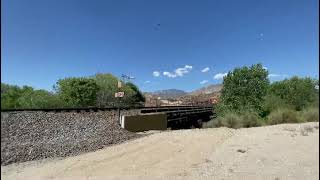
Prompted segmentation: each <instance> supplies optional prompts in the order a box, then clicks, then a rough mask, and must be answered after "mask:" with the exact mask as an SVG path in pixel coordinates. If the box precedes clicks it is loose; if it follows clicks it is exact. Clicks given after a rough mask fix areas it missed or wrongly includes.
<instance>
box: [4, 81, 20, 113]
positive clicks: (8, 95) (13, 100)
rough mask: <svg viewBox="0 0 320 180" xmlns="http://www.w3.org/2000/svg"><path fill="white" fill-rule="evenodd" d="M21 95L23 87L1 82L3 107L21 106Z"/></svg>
mask: <svg viewBox="0 0 320 180" xmlns="http://www.w3.org/2000/svg"><path fill="white" fill-rule="evenodd" d="M20 96H21V89H20V88H19V87H18V86H12V85H8V84H4V83H1V108H2V109H11V108H19V107H20V105H19V104H18V99H19V97H20Z"/></svg>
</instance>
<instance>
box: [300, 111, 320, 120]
mask: <svg viewBox="0 0 320 180" xmlns="http://www.w3.org/2000/svg"><path fill="white" fill-rule="evenodd" d="M300 121H302V122H314V121H317V122H319V109H318V108H307V109H304V110H302V111H301V112H300Z"/></svg>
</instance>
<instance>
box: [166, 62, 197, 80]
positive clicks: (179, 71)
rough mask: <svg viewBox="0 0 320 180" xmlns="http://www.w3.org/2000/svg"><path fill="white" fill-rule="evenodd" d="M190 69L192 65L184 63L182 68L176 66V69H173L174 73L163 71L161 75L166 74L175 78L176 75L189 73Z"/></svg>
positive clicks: (180, 75)
mask: <svg viewBox="0 0 320 180" xmlns="http://www.w3.org/2000/svg"><path fill="white" fill-rule="evenodd" d="M191 69H192V66H190V65H185V66H184V67H183V68H177V69H176V70H174V73H171V72H167V71H165V72H163V75H164V76H168V77H170V78H175V77H177V76H179V77H182V76H183V75H184V74H187V73H189V72H190V70H191Z"/></svg>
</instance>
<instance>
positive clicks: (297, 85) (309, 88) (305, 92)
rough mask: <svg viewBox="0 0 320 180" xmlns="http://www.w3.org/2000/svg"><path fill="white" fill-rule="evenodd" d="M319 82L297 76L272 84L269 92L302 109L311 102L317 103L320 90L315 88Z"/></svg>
mask: <svg viewBox="0 0 320 180" xmlns="http://www.w3.org/2000/svg"><path fill="white" fill-rule="evenodd" d="M317 83H318V82H317V81H316V80H313V79H311V78H299V77H297V76H295V77H292V78H290V79H285V80H283V81H277V82H274V83H272V84H271V85H270V87H269V89H268V94H269V95H273V96H276V97H278V98H279V99H282V100H283V101H284V102H285V103H286V104H289V105H292V106H293V107H294V108H295V109H296V110H302V109H303V108H305V107H307V106H308V105H310V104H315V101H316V100H317V98H319V96H317V94H319V91H318V90H316V89H315V85H316V84H317Z"/></svg>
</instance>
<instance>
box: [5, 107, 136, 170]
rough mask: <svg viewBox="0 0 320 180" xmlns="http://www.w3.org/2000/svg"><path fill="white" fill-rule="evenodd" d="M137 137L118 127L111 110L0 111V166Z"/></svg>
mask: <svg viewBox="0 0 320 180" xmlns="http://www.w3.org/2000/svg"><path fill="white" fill-rule="evenodd" d="M137 113H138V110H128V111H123V112H122V114H123V115H130V114H137ZM138 136H141V135H137V134H135V133H131V132H129V131H126V130H124V129H122V128H121V127H120V125H119V122H118V118H117V111H115V110H112V111H100V112H79V113H77V112H42V111H32V112H31V111H21V112H1V165H7V164H10V163H15V162H24V161H30V160H37V159H43V158H51V157H66V156H72V155H77V154H80V153H82V152H89V151H95V150H97V149H101V148H103V147H105V146H108V145H112V144H116V143H120V142H123V141H126V140H129V139H132V138H136V137H138Z"/></svg>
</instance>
